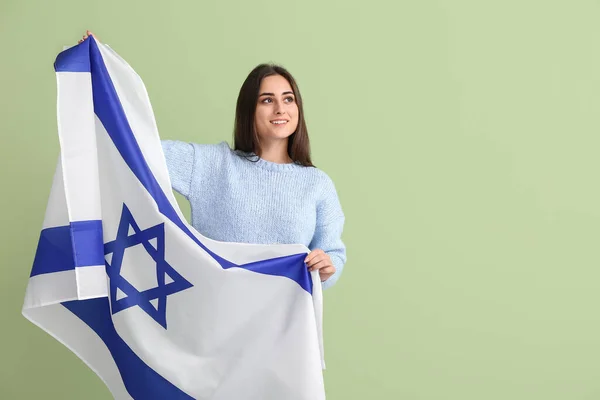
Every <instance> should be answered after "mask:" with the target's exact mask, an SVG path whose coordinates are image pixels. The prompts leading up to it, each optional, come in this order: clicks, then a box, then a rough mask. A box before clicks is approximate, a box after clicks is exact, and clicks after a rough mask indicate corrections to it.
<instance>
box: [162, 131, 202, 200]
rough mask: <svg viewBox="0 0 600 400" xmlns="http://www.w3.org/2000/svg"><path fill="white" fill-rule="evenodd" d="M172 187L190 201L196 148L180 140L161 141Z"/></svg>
mask: <svg viewBox="0 0 600 400" xmlns="http://www.w3.org/2000/svg"><path fill="white" fill-rule="evenodd" d="M161 144H162V148H163V152H164V154H165V160H166V161H167V169H168V170H169V177H170V178H171V186H173V189H175V190H176V191H177V192H179V193H180V194H181V195H182V196H184V197H185V198H186V199H188V200H189V196H190V191H191V184H192V173H193V169H194V155H195V154H194V153H195V152H194V146H193V145H192V144H191V143H185V142H181V141H178V140H161Z"/></svg>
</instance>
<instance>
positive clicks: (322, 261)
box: [310, 260, 332, 271]
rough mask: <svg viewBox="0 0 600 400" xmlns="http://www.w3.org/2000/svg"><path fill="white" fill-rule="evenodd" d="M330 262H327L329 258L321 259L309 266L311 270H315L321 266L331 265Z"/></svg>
mask: <svg viewBox="0 0 600 400" xmlns="http://www.w3.org/2000/svg"><path fill="white" fill-rule="evenodd" d="M331 265H332V264H331V262H329V260H321V261H319V262H317V263H316V264H314V265H312V266H311V267H310V270H311V271H316V270H317V269H321V268H326V267H329V266H331Z"/></svg>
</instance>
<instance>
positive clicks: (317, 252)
mask: <svg viewBox="0 0 600 400" xmlns="http://www.w3.org/2000/svg"><path fill="white" fill-rule="evenodd" d="M319 254H325V252H324V251H323V250H321V249H314V250H313V251H311V252H310V253H308V256H306V259H305V260H304V262H309V261H310V260H312V259H313V258H314V257H316V256H317V255H319Z"/></svg>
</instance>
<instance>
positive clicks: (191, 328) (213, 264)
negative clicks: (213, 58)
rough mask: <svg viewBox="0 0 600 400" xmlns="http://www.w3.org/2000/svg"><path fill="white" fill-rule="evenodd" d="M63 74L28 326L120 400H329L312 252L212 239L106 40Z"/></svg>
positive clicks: (65, 56) (84, 46)
mask: <svg viewBox="0 0 600 400" xmlns="http://www.w3.org/2000/svg"><path fill="white" fill-rule="evenodd" d="M54 67H55V70H56V76H57V85H58V112H57V114H58V132H59V140H60V148H61V153H60V157H59V162H58V165H57V167H56V173H55V176H54V182H53V185H52V189H51V193H50V198H49V201H48V206H47V210H46V215H45V219H44V224H43V229H42V231H41V234H40V239H39V244H38V248H37V251H36V255H35V259H34V263H33V268H32V270H31V276H30V278H29V284H28V286H27V291H26V294H25V301H24V306H23V315H24V316H25V317H26V318H28V319H29V320H30V321H32V322H33V323H34V324H36V325H37V326H39V327H40V328H41V329H43V330H45V331H46V332H48V333H49V334H51V335H52V336H53V337H55V338H56V339H57V340H59V341H60V342H61V343H63V344H64V345H65V346H67V347H68V348H69V349H71V351H73V352H74V353H75V354H77V355H78V356H79V357H80V358H81V359H82V360H83V361H84V362H85V363H86V364H87V365H88V366H89V367H90V368H91V369H92V370H93V371H94V372H95V373H96V374H98V376H99V377H100V378H101V379H102V380H103V381H104V383H105V384H106V385H107V387H108V388H109V390H110V391H111V393H112V394H113V396H114V397H115V398H117V399H131V398H133V399H211V400H319V399H325V390H324V385H323V368H324V367H325V364H324V361H323V360H324V359H323V340H322V338H323V335H322V292H321V284H320V280H319V276H318V272H316V271H314V272H309V271H308V270H307V268H306V265H305V264H304V258H305V256H306V254H307V253H308V252H309V250H308V248H306V247H305V246H303V245H257V244H244V243H226V242H218V241H214V240H211V239H209V238H207V237H204V236H202V235H201V234H200V233H198V232H197V231H196V230H194V228H193V227H192V226H190V225H189V224H188V223H187V222H186V220H185V218H184V216H183V214H182V213H181V210H180V209H179V207H178V205H177V202H176V200H175V197H174V195H173V192H172V190H171V184H170V180H169V174H168V171H167V166H166V162H165V158H164V154H163V152H162V147H161V143H160V139H159V135H158V130H157V127H156V122H155V119H154V114H153V111H152V107H151V105H150V101H149V99H148V94H147V92H146V89H145V87H144V84H143V82H142V80H141V79H140V77H139V76H138V75H137V74H136V73H135V71H134V70H133V69H132V68H131V67H130V66H129V65H128V64H127V63H126V62H125V61H124V60H123V59H122V58H121V57H119V55H118V54H116V53H115V52H114V51H113V50H112V49H111V48H110V47H108V46H106V45H104V44H101V43H100V42H98V41H97V40H96V39H94V38H93V37H89V38H88V39H86V40H85V41H84V42H82V43H81V44H79V45H77V46H74V47H71V48H69V49H67V50H65V51H63V52H62V53H60V54H59V55H58V56H57V58H56V61H55V64H54Z"/></svg>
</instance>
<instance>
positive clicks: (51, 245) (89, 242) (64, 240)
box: [30, 220, 104, 276]
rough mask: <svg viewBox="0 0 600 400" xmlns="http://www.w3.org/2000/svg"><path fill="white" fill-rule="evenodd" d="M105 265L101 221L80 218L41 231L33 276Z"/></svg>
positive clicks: (32, 269)
mask: <svg viewBox="0 0 600 400" xmlns="http://www.w3.org/2000/svg"><path fill="white" fill-rule="evenodd" d="M90 265H104V243H103V237H102V221H100V220H92V221H77V222H71V223H70V224H69V225H64V226H57V227H53V228H46V229H44V230H42V232H41V233H40V239H39V241H38V247H37V250H36V252H35V258H34V260H33V267H32V268H31V274H30V276H36V275H41V274H49V273H53V272H61V271H68V270H72V269H75V266H77V267H87V266H90Z"/></svg>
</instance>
